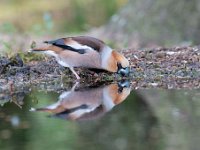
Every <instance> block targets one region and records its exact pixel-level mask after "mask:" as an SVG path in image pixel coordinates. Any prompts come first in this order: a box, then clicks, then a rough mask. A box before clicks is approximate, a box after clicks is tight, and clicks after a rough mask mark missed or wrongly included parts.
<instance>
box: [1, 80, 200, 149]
mask: <svg viewBox="0 0 200 150" xmlns="http://www.w3.org/2000/svg"><path fill="white" fill-rule="evenodd" d="M0 97H1V98H0V100H1V101H0V102H1V105H2V106H1V107H0V124H1V126H0V149H3V150H13V149H15V150H23V149H29V150H44V149H48V150H51V149H52V150H55V149H58V150H68V149H69V150H71V149H87V150H90V149H91V150H94V149H95V150H96V149H97V150H102V149H104V150H105V149H109V150H110V149H116V150H126V149H128V150H129V149H131V150H132V149H136V150H151V149H152V150H176V149H181V150H188V149H190V150H196V149H199V146H200V144H199V143H200V140H199V137H200V109H199V107H200V101H199V99H200V92H199V90H186V89H185V90H165V89H146V90H145V89H143V90H134V89H131V87H130V86H129V84H128V82H120V83H110V84H106V85H105V84H103V85H95V86H92V87H91V86H89V87H81V86H80V85H79V84H75V85H72V86H71V87H67V88H63V89H60V90H55V91H53V90H47V91H45V90H44V89H43V90H39V89H34V88H32V89H31V90H30V89H28V90H27V89H24V91H22V92H18V93H12V94H11V95H9V94H8V93H1V94H0Z"/></svg>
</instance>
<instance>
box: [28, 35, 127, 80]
mask: <svg viewBox="0 0 200 150" xmlns="http://www.w3.org/2000/svg"><path fill="white" fill-rule="evenodd" d="M44 43H46V44H47V45H45V46H41V47H36V48H33V49H31V52H43V53H45V54H48V55H51V56H54V57H55V58H56V60H57V62H58V63H59V64H60V65H62V66H64V67H69V69H70V70H71V71H72V72H73V73H74V75H75V76H76V78H77V79H80V77H79V75H78V74H77V73H76V71H75V70H74V67H85V68H91V69H100V70H105V71H109V72H113V73H114V72H115V73H118V74H121V75H122V76H128V75H129V70H130V69H129V62H128V60H127V59H126V58H125V57H124V56H123V55H122V54H120V53H118V52H117V51H114V50H113V49H111V48H110V47H109V46H107V45H106V44H105V43H104V42H103V41H101V40H98V39H96V38H93V37H89V36H78V37H67V38H61V39H57V40H53V41H45V42H44Z"/></svg>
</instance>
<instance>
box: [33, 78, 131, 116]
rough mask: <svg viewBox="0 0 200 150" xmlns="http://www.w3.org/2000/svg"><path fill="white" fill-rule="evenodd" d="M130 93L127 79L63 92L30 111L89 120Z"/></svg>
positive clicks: (104, 111)
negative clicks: (55, 99)
mask: <svg viewBox="0 0 200 150" xmlns="http://www.w3.org/2000/svg"><path fill="white" fill-rule="evenodd" d="M129 94H130V86H129V82H128V81H124V82H120V83H118V84H116V83H115V84H114V83H113V84H110V85H107V86H102V87H97V88H85V89H80V90H75V87H73V88H72V90H70V91H67V92H63V93H62V94H61V95H60V96H59V99H58V101H57V102H56V103H54V104H52V105H49V106H47V107H43V108H36V109H35V108H32V109H31V111H42V112H50V113H52V114H53V116H54V117H59V118H62V119H67V120H91V119H94V118H97V117H100V116H103V115H104V114H105V113H106V112H108V111H110V110H111V109H112V108H113V107H114V106H115V105H117V104H119V103H121V102H123V101H124V100H125V99H126V97H127V96H128V95H129Z"/></svg>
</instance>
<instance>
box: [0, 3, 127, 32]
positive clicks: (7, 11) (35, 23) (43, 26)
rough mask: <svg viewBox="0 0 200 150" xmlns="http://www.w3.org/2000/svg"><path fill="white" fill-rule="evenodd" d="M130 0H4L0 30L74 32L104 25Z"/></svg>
mask: <svg viewBox="0 0 200 150" xmlns="http://www.w3.org/2000/svg"><path fill="white" fill-rule="evenodd" d="M126 2H127V0H109V1H108V0H95V1H94V0H57V1H55V0H48V1H47V0H40V1H34V0H28V1H27V0H1V1H0V32H3V33H13V32H20V33H33V34H40V35H41V34H45V33H46V32H48V34H51V33H66V32H67V33H74V32H76V33H77V32H80V31H86V30H88V29H91V28H92V27H99V26H101V25H103V24H105V23H106V22H107V21H108V20H109V18H110V17H111V16H112V15H113V14H114V13H116V11H118V10H119V9H120V8H121V7H122V6H123V5H124V4H126Z"/></svg>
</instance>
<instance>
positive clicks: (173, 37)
mask: <svg viewBox="0 0 200 150" xmlns="http://www.w3.org/2000/svg"><path fill="white" fill-rule="evenodd" d="M0 3H1V5H0V35H1V36H0V42H1V46H0V52H2V51H3V50H4V52H5V51H9V49H14V50H15V51H18V50H23V51H24V50H25V49H27V48H28V47H30V43H31V41H33V40H35V41H37V40H38V41H40V40H44V39H52V38H53V39H54V38H58V37H63V36H70V35H83V34H85V35H91V36H94V37H97V38H100V39H102V40H104V41H106V43H108V44H110V45H111V46H114V47H115V48H118V49H124V48H135V49H139V48H140V49H142V48H152V47H158V46H162V47H163V46H167V47H172V46H180V45H181V46H188V45H192V44H195V45H198V44H199V39H200V15H199V14H200V1H198V0H190V1H188V0H181V1H180V0H179V1H176V2H174V0H168V1H165V0H148V1H146V0H109V1H107V0H95V1H94V0H66V1H65V0H57V1H54V0H49V1H46V0H41V1H38V2H35V1H33V0H29V1H26V0H1V1H0ZM11 42H12V44H11ZM13 44H14V45H16V46H15V47H13V46H12V45H13ZM2 45H3V46H2Z"/></svg>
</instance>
